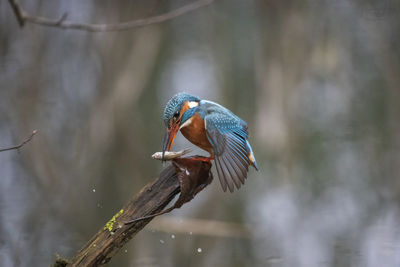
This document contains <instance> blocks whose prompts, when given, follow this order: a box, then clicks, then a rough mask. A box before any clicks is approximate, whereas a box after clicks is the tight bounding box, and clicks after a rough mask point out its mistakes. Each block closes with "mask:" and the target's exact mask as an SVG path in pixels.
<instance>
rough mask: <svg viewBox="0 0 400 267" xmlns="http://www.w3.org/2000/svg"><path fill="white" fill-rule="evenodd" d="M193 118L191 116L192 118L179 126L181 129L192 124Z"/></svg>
mask: <svg viewBox="0 0 400 267" xmlns="http://www.w3.org/2000/svg"><path fill="white" fill-rule="evenodd" d="M192 119H193V118H190V119H188V120H187V121H185V122H184V123H183V124H182V125H181V127H179V130H180V129H182V128H183V127H186V126H188V125H189V124H191V123H192Z"/></svg>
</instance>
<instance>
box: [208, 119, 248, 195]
mask: <svg viewBox="0 0 400 267" xmlns="http://www.w3.org/2000/svg"><path fill="white" fill-rule="evenodd" d="M204 119H205V123H206V134H207V138H208V141H209V142H210V144H211V145H212V147H213V152H214V157H215V158H214V161H215V166H216V169H217V172H218V177H219V181H220V182H221V186H222V189H223V190H224V191H226V188H227V187H228V188H229V191H231V192H233V190H234V185H235V186H236V188H237V189H239V188H240V186H241V185H242V184H244V182H245V179H246V178H247V171H248V169H249V165H250V161H249V156H248V155H249V154H250V148H249V147H248V145H247V136H248V132H247V124H246V122H244V121H243V120H241V119H240V118H238V117H236V116H235V115H233V114H226V113H211V114H207V115H206V116H205V117H204Z"/></svg>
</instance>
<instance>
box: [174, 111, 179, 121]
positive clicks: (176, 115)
mask: <svg viewBox="0 0 400 267" xmlns="http://www.w3.org/2000/svg"><path fill="white" fill-rule="evenodd" d="M178 117H179V112H175V114H174V119H175V120H176V119H178Z"/></svg>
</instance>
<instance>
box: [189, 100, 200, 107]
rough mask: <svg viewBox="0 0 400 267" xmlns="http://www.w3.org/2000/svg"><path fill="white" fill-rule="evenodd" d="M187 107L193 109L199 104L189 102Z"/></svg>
mask: <svg viewBox="0 0 400 267" xmlns="http://www.w3.org/2000/svg"><path fill="white" fill-rule="evenodd" d="M188 105H189V108H194V107H197V106H198V105H199V102H196V101H190V102H189V103H188Z"/></svg>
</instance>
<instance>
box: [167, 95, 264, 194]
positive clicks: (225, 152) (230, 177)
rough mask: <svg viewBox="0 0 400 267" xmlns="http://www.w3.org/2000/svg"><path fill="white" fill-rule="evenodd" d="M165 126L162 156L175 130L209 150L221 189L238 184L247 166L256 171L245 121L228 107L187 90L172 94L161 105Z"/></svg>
mask: <svg viewBox="0 0 400 267" xmlns="http://www.w3.org/2000/svg"><path fill="white" fill-rule="evenodd" d="M163 120H164V123H165V126H166V134H165V137H164V144H163V153H162V158H163V159H164V153H165V151H171V148H172V145H173V143H174V140H175V137H176V134H177V133H178V131H179V130H180V131H181V133H182V134H183V136H184V137H185V138H186V139H188V140H189V141H190V142H191V143H193V144H194V145H196V146H198V147H200V148H201V149H203V150H205V151H207V152H208V153H209V154H210V157H209V158H208V160H214V162H215V166H216V170H217V173H218V178H219V181H220V183H221V187H222V190H223V191H224V192H226V190H227V188H228V189H229V191H230V192H233V191H234V188H235V187H236V188H237V189H239V188H240V186H241V185H242V184H244V182H245V179H246V178H247V172H248V169H249V166H250V165H251V166H253V167H254V168H255V169H256V170H257V171H258V166H257V162H256V159H255V157H254V153H253V150H252V148H251V146H250V143H249V141H248V135H249V134H248V131H247V128H248V127H247V123H246V122H245V121H243V120H242V119H241V118H239V117H238V116H236V115H235V114H233V113H232V112H231V111H230V110H228V109H227V108H225V107H223V106H221V105H219V104H217V103H215V102H212V101H208V100H202V99H200V98H198V97H197V96H194V95H191V94H188V93H183V92H182V93H178V94H176V95H175V96H173V97H172V98H171V99H170V100H169V101H168V103H167V105H166V106H165V109H164V114H163Z"/></svg>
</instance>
